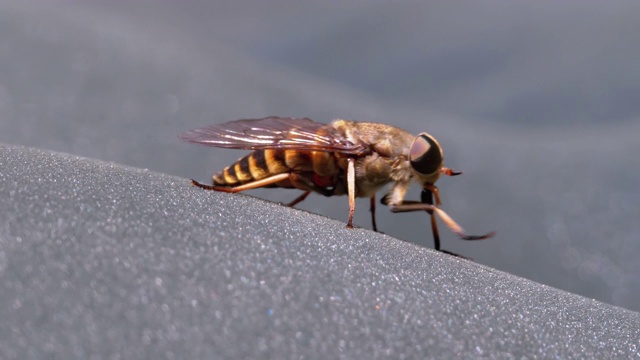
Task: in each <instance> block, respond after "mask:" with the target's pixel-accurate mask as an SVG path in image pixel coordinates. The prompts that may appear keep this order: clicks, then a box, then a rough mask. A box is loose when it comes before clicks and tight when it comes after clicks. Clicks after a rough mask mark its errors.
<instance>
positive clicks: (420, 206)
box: [388, 201, 495, 240]
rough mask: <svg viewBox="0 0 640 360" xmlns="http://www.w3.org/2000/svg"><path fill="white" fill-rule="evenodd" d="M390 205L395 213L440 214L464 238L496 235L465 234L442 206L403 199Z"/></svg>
mask: <svg viewBox="0 0 640 360" xmlns="http://www.w3.org/2000/svg"><path fill="white" fill-rule="evenodd" d="M388 205H389V210H391V212H394V213H396V212H409V211H426V212H428V213H430V214H431V213H434V214H435V215H438V216H439V217H440V219H441V220H442V221H443V222H444V224H445V225H447V227H448V228H449V229H451V231H453V232H454V233H455V234H456V235H458V236H459V237H460V238H461V239H462V240H484V239H487V238H490V237H492V236H493V235H495V232H490V233H487V234H484V235H467V234H465V232H464V229H463V228H462V226H460V225H458V223H457V222H455V221H454V220H453V219H452V218H451V216H449V214H447V213H446V212H444V210H441V209H440V208H438V207H437V206H435V205H432V204H425V203H422V202H419V201H403V202H402V204H398V205H393V204H388Z"/></svg>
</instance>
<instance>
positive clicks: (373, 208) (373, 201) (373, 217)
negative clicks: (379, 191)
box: [369, 194, 378, 232]
mask: <svg viewBox="0 0 640 360" xmlns="http://www.w3.org/2000/svg"><path fill="white" fill-rule="evenodd" d="M369 209H370V210H371V225H372V226H373V231H375V232H377V231H378V227H377V226H376V195H375V194H373V196H371V207H370V208H369Z"/></svg>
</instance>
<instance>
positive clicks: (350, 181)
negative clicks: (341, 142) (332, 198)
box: [347, 158, 356, 229]
mask: <svg viewBox="0 0 640 360" xmlns="http://www.w3.org/2000/svg"><path fill="white" fill-rule="evenodd" d="M347 161H348V165H347V193H348V195H349V221H347V228H349V229H351V228H353V214H354V213H355V212H356V167H355V159H353V158H348V159H347Z"/></svg>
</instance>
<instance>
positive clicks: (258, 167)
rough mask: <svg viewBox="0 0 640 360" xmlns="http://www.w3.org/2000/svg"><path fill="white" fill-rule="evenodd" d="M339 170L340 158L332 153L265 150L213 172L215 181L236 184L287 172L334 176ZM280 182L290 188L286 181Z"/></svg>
mask: <svg viewBox="0 0 640 360" xmlns="http://www.w3.org/2000/svg"><path fill="white" fill-rule="evenodd" d="M338 170H339V167H338V159H337V158H336V157H335V156H334V154H333V153H331V152H324V151H300V150H277V149H263V150H262V149H261V150H255V151H254V152H252V153H251V154H249V155H247V156H245V157H243V158H242V159H240V160H238V161H236V162H235V163H234V164H233V165H230V166H227V167H226V168H225V169H224V170H222V171H221V172H219V173H217V174H215V175H213V184H214V185H221V186H236V185H241V184H246V183H250V182H252V181H255V180H261V179H264V178H267V177H269V176H272V175H277V174H281V173H287V172H295V173H303V172H310V173H315V174H317V175H320V176H332V175H335V174H336V173H337V172H338ZM278 185H279V186H283V187H290V186H286V184H280V183H278Z"/></svg>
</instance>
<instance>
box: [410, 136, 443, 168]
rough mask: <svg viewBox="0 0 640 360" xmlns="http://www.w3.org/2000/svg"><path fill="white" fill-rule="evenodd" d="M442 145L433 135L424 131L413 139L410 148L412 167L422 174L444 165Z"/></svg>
mask: <svg viewBox="0 0 640 360" xmlns="http://www.w3.org/2000/svg"><path fill="white" fill-rule="evenodd" d="M442 160H443V159H442V151H441V150H440V145H439V144H438V142H437V141H436V139H434V138H433V137H432V136H431V135H429V134H427V133H422V134H420V135H418V137H416V139H415V140H413V144H411V149H410V150H409V161H410V162H411V167H413V169H414V170H415V171H417V172H419V173H420V174H423V175H430V174H433V173H435V172H436V171H438V170H440V167H441V166H442Z"/></svg>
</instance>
